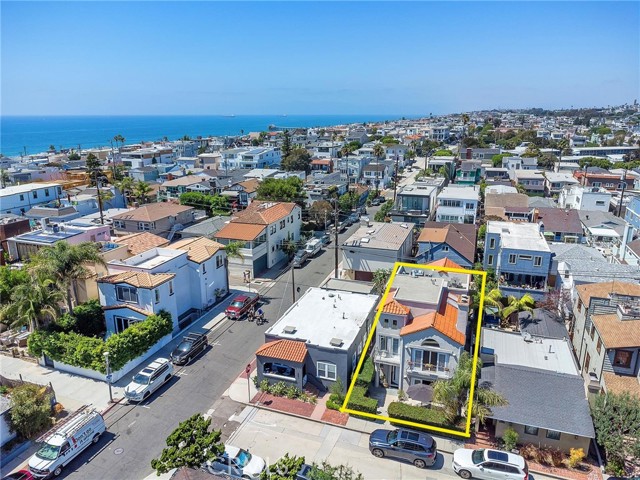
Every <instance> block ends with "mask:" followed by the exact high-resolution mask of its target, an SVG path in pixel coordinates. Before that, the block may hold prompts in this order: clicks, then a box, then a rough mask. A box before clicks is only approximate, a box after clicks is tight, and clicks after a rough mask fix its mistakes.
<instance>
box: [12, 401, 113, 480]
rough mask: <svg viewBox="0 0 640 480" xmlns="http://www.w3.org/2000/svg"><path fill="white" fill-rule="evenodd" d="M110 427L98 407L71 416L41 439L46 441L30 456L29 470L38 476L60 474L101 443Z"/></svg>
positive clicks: (44, 476)
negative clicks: (81, 453)
mask: <svg viewBox="0 0 640 480" xmlns="http://www.w3.org/2000/svg"><path fill="white" fill-rule="evenodd" d="M106 430H107V426H106V425H105V423H104V418H102V415H100V413H99V412H98V411H97V410H96V409H94V408H85V409H84V410H79V411H78V412H76V413H74V414H72V415H70V416H68V417H67V418H65V419H64V420H62V422H61V423H59V424H58V425H56V426H55V427H54V428H52V429H51V430H49V431H48V432H47V433H45V434H44V435H43V436H42V437H40V439H38V441H39V442H40V441H42V443H40V445H39V447H40V448H39V449H38V451H37V452H36V453H35V454H34V455H33V456H32V457H31V458H30V459H29V473H31V475H33V476H34V477H36V478H47V477H49V476H51V475H53V476H56V477H57V476H58V475H60V474H61V473H62V469H63V468H64V467H65V466H67V465H68V464H69V463H70V462H71V460H73V459H74V458H75V457H77V456H78V455H79V454H80V452H82V451H83V450H84V449H85V448H87V447H88V446H89V445H92V444H94V443H98V441H99V440H100V436H101V435H102V434H103V433H104V432H105V431H106ZM18 478H20V477H18Z"/></svg>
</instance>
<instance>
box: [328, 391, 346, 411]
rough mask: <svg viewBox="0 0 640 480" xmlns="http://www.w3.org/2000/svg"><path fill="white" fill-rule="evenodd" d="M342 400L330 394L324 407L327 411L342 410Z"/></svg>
mask: <svg viewBox="0 0 640 480" xmlns="http://www.w3.org/2000/svg"><path fill="white" fill-rule="evenodd" d="M343 402H344V401H343V400H341V399H340V395H338V394H336V393H332V394H331V395H330V396H329V399H328V400H327V403H326V407H327V408H328V409H329V410H340V408H342V404H343Z"/></svg>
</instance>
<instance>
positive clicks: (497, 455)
mask: <svg viewBox="0 0 640 480" xmlns="http://www.w3.org/2000/svg"><path fill="white" fill-rule="evenodd" d="M487 457H489V458H490V459H491V460H499V461H501V462H507V461H508V460H509V455H508V454H507V453H505V452H498V451H497V450H487Z"/></svg>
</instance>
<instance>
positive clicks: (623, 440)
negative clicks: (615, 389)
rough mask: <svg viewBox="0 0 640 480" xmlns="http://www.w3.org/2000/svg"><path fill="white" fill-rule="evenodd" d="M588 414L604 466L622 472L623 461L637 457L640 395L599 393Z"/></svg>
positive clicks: (639, 428) (639, 442)
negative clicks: (605, 455) (600, 447)
mask: <svg viewBox="0 0 640 480" xmlns="http://www.w3.org/2000/svg"><path fill="white" fill-rule="evenodd" d="M591 416H592V417H593V426H594V427H595V430H596V439H597V440H598V444H599V445H601V446H602V447H604V449H605V452H606V454H607V470H609V471H611V472H615V473H618V474H622V473H624V472H623V470H624V466H625V462H627V461H629V460H630V459H633V458H636V459H637V458H640V397H638V396H632V395H631V394H629V393H628V392H625V393H622V394H615V393H607V394H603V393H601V394H600V395H598V396H597V397H596V401H595V405H594V406H593V407H592V409H591Z"/></svg>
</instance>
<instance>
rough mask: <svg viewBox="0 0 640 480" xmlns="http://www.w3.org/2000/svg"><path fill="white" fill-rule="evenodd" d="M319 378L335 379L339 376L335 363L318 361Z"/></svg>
mask: <svg viewBox="0 0 640 480" xmlns="http://www.w3.org/2000/svg"><path fill="white" fill-rule="evenodd" d="M318 378H324V379H325V380H335V379H336V378H338V370H337V368H336V366H335V364H333V363H328V362H318Z"/></svg>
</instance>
